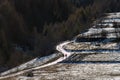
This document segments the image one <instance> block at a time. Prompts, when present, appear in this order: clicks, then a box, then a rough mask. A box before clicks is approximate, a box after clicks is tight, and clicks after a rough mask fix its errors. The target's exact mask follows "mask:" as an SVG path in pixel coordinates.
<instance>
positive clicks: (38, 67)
mask: <svg viewBox="0 0 120 80" xmlns="http://www.w3.org/2000/svg"><path fill="white" fill-rule="evenodd" d="M98 22H99V23H97V21H96V23H97V24H95V25H94V26H93V27H91V28H90V29H89V30H88V31H87V32H84V33H81V34H79V35H78V36H76V37H75V39H74V40H72V41H65V42H63V43H61V44H59V45H57V46H56V50H57V51H59V53H60V54H52V55H50V56H47V57H43V58H36V59H33V60H31V61H30V62H27V63H25V64H22V65H21V66H18V67H16V68H13V69H11V70H9V71H6V72H3V73H1V74H0V75H1V77H0V79H2V80H120V24H119V23H120V13H109V14H107V16H105V17H103V19H101V20H100V21H98Z"/></svg>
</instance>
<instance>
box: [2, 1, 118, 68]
mask: <svg viewBox="0 0 120 80" xmlns="http://www.w3.org/2000/svg"><path fill="white" fill-rule="evenodd" d="M119 11H120V0H0V67H3V66H4V67H6V68H11V67H14V66H17V65H20V64H21V63H24V62H26V61H28V60H31V59H33V58H35V57H42V56H46V55H49V54H52V53H54V52H55V45H56V44H58V43H60V42H61V41H64V40H70V39H73V37H74V36H76V35H77V34H79V33H81V32H83V31H85V30H86V29H87V28H89V27H90V26H91V25H92V24H91V23H92V22H93V21H94V20H95V19H97V18H99V17H101V16H102V15H103V13H107V12H119Z"/></svg>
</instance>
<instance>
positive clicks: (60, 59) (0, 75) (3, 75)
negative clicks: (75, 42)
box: [0, 41, 72, 79]
mask: <svg viewBox="0 0 120 80" xmlns="http://www.w3.org/2000/svg"><path fill="white" fill-rule="evenodd" d="M71 42H72V41H66V42H63V43H61V44H59V45H57V46H56V50H58V51H59V52H61V53H62V54H63V55H64V57H60V58H58V59H57V60H55V61H53V62H51V63H48V64H45V65H42V66H39V67H35V68H31V69H27V70H23V71H19V72H17V73H14V72H12V73H13V74H12V73H8V75H7V73H5V72H3V73H1V74H0V79H4V78H9V77H14V76H17V75H20V74H23V73H25V72H28V71H32V70H37V69H40V68H44V67H47V66H51V65H54V64H57V63H58V62H61V61H63V60H65V59H66V58H68V57H69V56H70V55H72V53H70V52H67V51H66V50H64V48H63V47H64V45H67V44H69V43H71Z"/></svg>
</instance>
